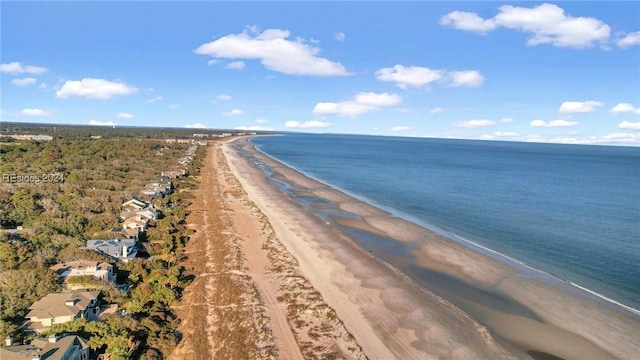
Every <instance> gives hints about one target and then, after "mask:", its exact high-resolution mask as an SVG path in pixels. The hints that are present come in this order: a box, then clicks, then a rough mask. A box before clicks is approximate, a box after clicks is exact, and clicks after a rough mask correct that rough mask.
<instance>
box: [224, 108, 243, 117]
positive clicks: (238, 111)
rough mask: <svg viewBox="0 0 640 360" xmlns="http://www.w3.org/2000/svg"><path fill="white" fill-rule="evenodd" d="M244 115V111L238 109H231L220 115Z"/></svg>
mask: <svg viewBox="0 0 640 360" xmlns="http://www.w3.org/2000/svg"><path fill="white" fill-rule="evenodd" d="M242 114H244V111H242V110H240V109H233V110H231V111H227V112H223V113H222V115H224V116H237V115H242Z"/></svg>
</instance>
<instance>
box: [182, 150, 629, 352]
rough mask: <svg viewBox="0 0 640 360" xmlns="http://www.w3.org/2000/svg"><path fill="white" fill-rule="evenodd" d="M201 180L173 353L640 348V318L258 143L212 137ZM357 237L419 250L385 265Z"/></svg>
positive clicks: (621, 349)
mask: <svg viewBox="0 0 640 360" xmlns="http://www.w3.org/2000/svg"><path fill="white" fill-rule="evenodd" d="M255 160H258V161H259V162H261V163H262V164H264V165H266V166H268V167H269V168H270V169H271V170H272V171H273V173H272V174H271V175H270V176H271V179H275V180H277V181H278V182H284V183H287V184H289V185H290V186H292V187H294V188H295V189H293V190H292V191H291V193H292V194H297V195H304V196H307V197H312V198H315V199H318V200H319V201H318V203H314V204H313V206H311V207H305V206H304V205H302V204H301V203H299V202H297V201H295V200H294V199H293V198H292V197H291V196H290V195H287V194H286V193H285V192H283V191H282V190H281V189H279V188H278V187H277V186H275V185H274V184H273V182H272V180H270V179H269V178H268V177H267V175H266V173H265V172H264V171H263V170H262V169H259V168H257V167H256V166H255V165H254V164H253V162H254V161H255ZM201 177H202V182H201V186H200V189H199V190H198V191H197V194H196V196H197V197H196V201H195V202H194V204H193V209H192V213H191V215H190V216H189V219H188V221H189V222H190V223H191V225H192V227H193V228H194V229H195V230H196V234H195V235H194V237H193V239H192V241H190V242H189V245H188V248H187V250H188V251H189V260H188V262H189V264H190V265H191V266H192V267H193V269H194V275H195V276H196V280H195V281H194V283H193V284H192V285H190V287H189V288H188V289H187V293H186V294H185V298H184V300H183V301H182V303H181V305H180V307H179V309H178V312H179V315H180V317H181V318H182V319H184V320H183V323H182V325H181V329H180V331H181V332H183V334H184V339H183V341H182V342H181V343H180V345H179V346H178V348H177V349H176V352H175V354H174V355H175V356H174V358H175V359H180V358H187V357H188V358H203V359H204V358H229V359H231V358H282V359H302V358H319V359H320V358H345V359H364V358H369V359H500V358H549V357H545V356H547V355H553V356H556V357H559V358H566V359H608V358H620V359H629V358H633V357H634V356H636V355H637V354H638V353H640V323H639V322H638V320H637V317H632V316H628V315H627V314H624V313H623V312H620V311H618V310H616V309H612V308H610V307H607V306H604V305H602V304H600V303H598V302H595V301H593V300H591V299H587V298H585V297H584V296H582V295H580V294H579V292H573V291H571V289H564V288H561V287H557V286H554V285H552V284H549V283H546V282H544V281H541V280H538V279H534V278H532V277H530V276H525V274H523V273H522V272H521V270H520V269H517V268H515V267H513V266H511V265H509V264H506V263H504V262H502V261H498V260H496V259H494V258H492V257H491V256H487V255H486V254H483V253H481V252H478V251H474V250H471V249H470V248H468V247H466V246H463V245H461V244H459V243H457V242H455V241H453V240H451V239H448V238H446V237H443V236H441V235H438V234H435V233H433V232H431V231H430V230H428V229H425V228H423V227H420V226H418V225H416V224H413V223H411V222H408V221H406V220H403V219H399V218H396V217H393V216H391V214H389V213H387V212H386V211H384V210H381V209H378V208H376V207H374V206H371V205H369V204H366V203H364V202H361V201H359V200H357V199H354V198H352V197H350V196H348V195H346V194H344V193H341V192H339V191H337V190H335V189H332V188H330V187H328V186H327V185H325V184H323V183H320V182H318V181H315V180H313V179H310V178H308V177H306V176H304V175H302V174H300V173H299V172H297V171H295V170H293V169H290V168H288V167H286V166H284V165H282V164H281V163H279V162H277V161H275V160H273V159H272V158H270V157H267V156H265V155H264V154H262V153H260V152H257V151H256V150H255V149H254V147H253V145H252V144H250V143H249V142H248V141H247V139H246V138H242V139H236V140H234V141H232V142H224V143H222V142H219V143H215V144H213V145H212V146H211V148H210V152H209V154H208V157H207V159H206V163H205V166H204V168H203V171H202V174H201ZM312 210H314V211H312ZM315 210H321V211H326V212H329V213H330V215H329V216H328V217H324V218H323V217H321V216H318V214H317V213H316V212H315ZM350 231H357V232H358V233H359V234H365V235H366V234H369V236H372V237H375V238H380V239H388V240H385V241H387V242H388V243H390V244H392V245H393V244H399V245H402V246H407V245H408V246H411V249H412V250H411V251H410V252H407V256H405V257H402V256H396V257H389V258H384V261H383V260H381V258H380V256H375V255H376V251H375V249H374V251H372V250H366V249H364V248H363V247H362V246H360V245H359V244H358V243H357V241H356V239H355V238H352V236H349V234H350V233H351V232H350ZM378 255H379V254H378ZM383 255H384V254H383ZM203 314H207V316H206V317H205V316H203ZM240 354H242V355H241V356H240ZM238 356H239V357H238Z"/></svg>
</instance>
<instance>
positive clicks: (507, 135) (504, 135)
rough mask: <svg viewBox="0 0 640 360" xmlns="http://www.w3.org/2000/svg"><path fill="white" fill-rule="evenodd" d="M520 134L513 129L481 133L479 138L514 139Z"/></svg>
mask: <svg viewBox="0 0 640 360" xmlns="http://www.w3.org/2000/svg"><path fill="white" fill-rule="evenodd" d="M519 136H520V134H518V133H516V132H513V131H496V132H494V133H492V134H487V135H481V136H480V138H481V139H484V140H495V139H498V140H500V139H508V140H516V139H517V138H518V137H519Z"/></svg>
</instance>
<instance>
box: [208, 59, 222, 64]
mask: <svg viewBox="0 0 640 360" xmlns="http://www.w3.org/2000/svg"><path fill="white" fill-rule="evenodd" d="M219 62H220V60H218V59H211V60H209V61H207V65H209V66H211V65H215V64H217V63H219Z"/></svg>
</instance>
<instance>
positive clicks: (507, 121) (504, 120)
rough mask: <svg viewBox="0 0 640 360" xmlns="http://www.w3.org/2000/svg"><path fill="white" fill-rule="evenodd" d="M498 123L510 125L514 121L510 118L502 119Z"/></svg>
mask: <svg viewBox="0 0 640 360" xmlns="http://www.w3.org/2000/svg"><path fill="white" fill-rule="evenodd" d="M500 121H501V122H503V123H505V124H508V123H512V122H513V121H514V120H513V119H512V118H503V119H502V120H500Z"/></svg>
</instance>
